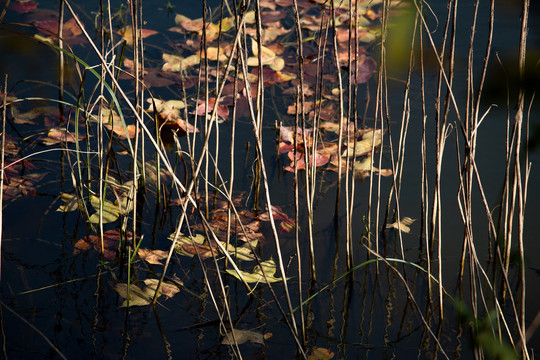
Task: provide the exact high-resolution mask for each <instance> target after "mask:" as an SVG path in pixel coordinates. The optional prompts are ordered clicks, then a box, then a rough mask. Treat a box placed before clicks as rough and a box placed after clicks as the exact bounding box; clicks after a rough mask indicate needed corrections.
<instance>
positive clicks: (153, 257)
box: [137, 249, 169, 265]
mask: <svg viewBox="0 0 540 360" xmlns="http://www.w3.org/2000/svg"><path fill="white" fill-rule="evenodd" d="M137 254H138V255H139V257H140V258H141V259H143V260H145V261H146V262H147V263H149V264H155V265H163V264H162V263H161V260H163V259H166V258H167V256H168V255H169V253H168V252H167V251H163V250H150V249H139V250H138V251H137Z"/></svg>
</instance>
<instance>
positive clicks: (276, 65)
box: [247, 38, 285, 71]
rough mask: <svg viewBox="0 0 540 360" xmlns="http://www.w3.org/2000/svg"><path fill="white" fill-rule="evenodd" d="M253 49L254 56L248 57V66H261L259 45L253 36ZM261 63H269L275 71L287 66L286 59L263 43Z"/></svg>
mask: <svg viewBox="0 0 540 360" xmlns="http://www.w3.org/2000/svg"><path fill="white" fill-rule="evenodd" d="M251 50H252V51H253V57H249V58H248V59H247V64H248V66H259V56H258V55H259V45H258V44H257V42H256V41H255V39H253V38H251ZM261 63H262V65H268V66H270V68H271V69H272V70H274V71H281V70H282V69H283V68H284V67H285V61H284V60H283V59H282V58H280V57H277V56H276V53H275V52H274V51H273V50H271V49H269V48H268V47H266V46H263V45H261Z"/></svg>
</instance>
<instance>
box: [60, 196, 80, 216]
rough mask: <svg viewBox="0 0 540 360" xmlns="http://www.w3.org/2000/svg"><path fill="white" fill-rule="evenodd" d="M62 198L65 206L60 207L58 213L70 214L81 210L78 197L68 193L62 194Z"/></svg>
mask: <svg viewBox="0 0 540 360" xmlns="http://www.w3.org/2000/svg"><path fill="white" fill-rule="evenodd" d="M60 196H61V200H62V201H63V202H64V204H62V205H60V206H59V207H58V209H56V211H61V212H68V211H75V210H77V209H78V208H79V201H78V199H77V196H75V195H71V194H66V193H62V194H61V195H60Z"/></svg>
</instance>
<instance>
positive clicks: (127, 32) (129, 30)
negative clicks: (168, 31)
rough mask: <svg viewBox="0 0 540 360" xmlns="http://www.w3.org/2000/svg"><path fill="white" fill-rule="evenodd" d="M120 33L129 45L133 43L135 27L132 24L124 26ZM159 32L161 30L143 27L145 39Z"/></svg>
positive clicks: (142, 34) (142, 33)
mask: <svg viewBox="0 0 540 360" xmlns="http://www.w3.org/2000/svg"><path fill="white" fill-rule="evenodd" d="M118 33H119V34H120V35H122V38H123V39H124V41H125V42H126V44H127V45H129V46H131V45H133V27H132V26H131V25H127V26H124V27H123V28H122V29H120V31H118ZM158 33H159V32H158V31H155V30H150V29H141V36H142V37H143V39H144V38H147V37H149V36H152V35H155V34H158Z"/></svg>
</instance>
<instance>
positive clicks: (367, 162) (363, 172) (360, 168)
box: [354, 156, 392, 178]
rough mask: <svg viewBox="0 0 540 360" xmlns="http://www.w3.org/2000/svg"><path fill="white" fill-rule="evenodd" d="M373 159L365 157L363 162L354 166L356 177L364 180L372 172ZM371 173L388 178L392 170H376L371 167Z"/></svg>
mask: <svg viewBox="0 0 540 360" xmlns="http://www.w3.org/2000/svg"><path fill="white" fill-rule="evenodd" d="M372 162H373V158H372V157H371V156H367V157H366V158H365V159H364V160H362V161H359V162H357V163H356V164H355V165H354V172H355V175H356V176H359V177H360V178H364V177H366V176H368V175H369V172H370V171H371V170H372V168H371V166H372ZM373 172H378V173H380V174H381V175H382V176H390V175H392V170H390V169H378V168H376V167H373Z"/></svg>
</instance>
